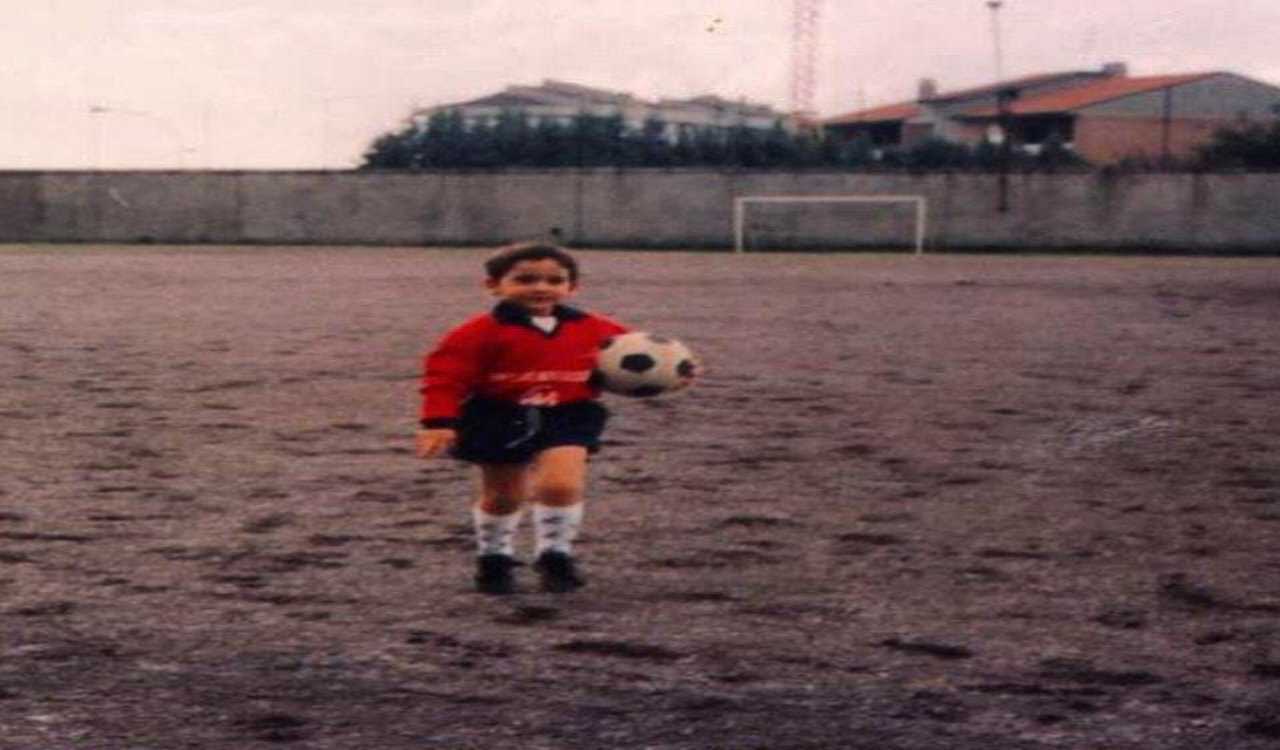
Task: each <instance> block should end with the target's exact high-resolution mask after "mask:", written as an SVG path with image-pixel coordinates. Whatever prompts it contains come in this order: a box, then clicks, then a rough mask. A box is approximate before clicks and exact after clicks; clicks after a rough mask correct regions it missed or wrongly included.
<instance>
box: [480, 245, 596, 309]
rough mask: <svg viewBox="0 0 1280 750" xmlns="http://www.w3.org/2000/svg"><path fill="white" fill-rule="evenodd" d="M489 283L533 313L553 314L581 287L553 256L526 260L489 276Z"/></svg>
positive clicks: (495, 292)
mask: <svg viewBox="0 0 1280 750" xmlns="http://www.w3.org/2000/svg"><path fill="white" fill-rule="evenodd" d="M485 286H486V287H488V288H489V291H490V292H492V293H493V296H495V297H497V298H498V299H501V300H503V301H505V302H513V303H515V304H517V305H520V306H521V307H523V308H524V309H526V310H528V311H529V314H530V315H550V314H551V312H552V310H554V309H555V306H556V305H557V304H559V303H560V302H562V301H563V300H565V299H568V298H569V296H570V295H572V294H573V293H574V292H575V291H577V288H578V286H577V284H575V283H573V282H572V281H570V280H569V269H567V268H565V267H564V266H562V265H560V264H559V263H557V262H556V261H554V260H552V259H551V258H542V259H539V260H522V261H520V262H518V263H516V264H515V265H514V266H512V267H511V270H509V271H507V272H506V273H505V274H503V275H502V278H500V279H486V280H485Z"/></svg>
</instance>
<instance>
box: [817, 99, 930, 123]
mask: <svg viewBox="0 0 1280 750" xmlns="http://www.w3.org/2000/svg"><path fill="white" fill-rule="evenodd" d="M918 114H920V105H918V104H916V103H915V102H900V103H898V104H887V105H885V106H883V107H875V108H872V109H862V110H858V111H857V112H846V113H845V114H843V115H836V116H835V117H828V118H826V119H825V120H823V121H822V124H824V125H852V124H854V123H859V122H892V121H894V120H909V119H911V118H912V117H915V116H916V115H918Z"/></svg>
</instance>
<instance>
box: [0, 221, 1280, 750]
mask: <svg viewBox="0 0 1280 750" xmlns="http://www.w3.org/2000/svg"><path fill="white" fill-rule="evenodd" d="M481 257H483V253H482V252H481V251H477V250H422V249H370V248H365V249H323V248H310V249H304V248H292V249H289V248H265V247H260V248H187V249H178V248H163V247H151V248H139V247H114V248H109V247H93V246H77V247H13V246H11V247H8V248H3V249H0V378H2V380H0V382H3V390H0V461H3V472H2V473H0V635H2V638H3V640H2V641H0V748H3V749H4V750H18V749H21V750H28V749H37V750H44V749H46V748H48V749H54V750H63V749H64V748H93V749H94V750H124V749H126V748H127V749H128V750H170V749H175V748H210V749H215V748H216V749H219V750H221V749H224V748H225V749H227V750H230V749H232V748H234V749H236V750H241V749H245V748H267V747H277V746H280V745H288V746H292V747H299V748H317V749H330V748H343V749H348V748H352V749H360V750H364V749H368V750H400V749H402V748H403V749H405V750H408V749H410V748H412V749H414V750H420V749H422V748H447V749H449V750H470V749H472V748H475V749H477V750H479V749H483V750H488V749H491V748H507V747H512V748H521V750H538V749H541V748H545V749H547V750H553V749H554V750H559V749H577V748H582V749H588V748H590V749H595V748H655V749H657V748H661V749H662V750H693V749H704V748H727V749H733V750H750V749H758V750H791V749H800V748H810V749H811V748H867V749H875V750H898V749H903V748H954V749H961V750H968V749H973V750H977V749H978V748H982V749H983V750H992V749H993V748H1000V749H1003V748H1010V749H1028V750H1029V749H1031V748H1089V749H1091V750H1092V749H1095V748H1107V749H1109V750H1127V749H1133V750H1137V749H1139V748H1141V749H1142V750H1150V749H1151V748H1162V749H1173V750H1182V749H1185V750H1193V749H1194V750H1205V749H1206V748H1231V749H1233V750H1235V749H1239V750H1252V749H1254V748H1259V749H1261V748H1276V747H1280V453H1278V452H1277V442H1280V369H1277V363H1278V362H1280V260H1277V259H1266V258H1261V259H1216V260H1211V259H1200V258H1166V259H1141V258H1135V257H1123V258H1117V257H1090V258H1081V257H1017V258H1011V257H995V256H982V255H970V256H960V257H943V256H936V257H934V256H930V257H924V258H915V257H911V256H908V255H897V256H877V255H841V256H822V255H783V256H756V255H748V256H742V257H735V256H733V255H730V254H684V253H651V254H642V253H606V252H600V251H589V252H587V251H584V252H583V253H582V258H583V261H584V263H585V270H586V279H585V286H584V288H583V290H582V294H581V296H580V297H579V302H580V303H581V304H582V305H583V306H585V307H589V308H592V309H596V310H599V311H602V312H606V313H608V314H611V315H613V316H615V317H618V318H620V319H622V320H624V321H626V322H628V323H631V324H632V325H634V326H636V327H639V328H646V329H650V330H655V331H659V332H662V333H667V334H670V335H675V336H678V337H680V338H682V339H684V340H686V341H687V342H688V343H689V344H691V345H692V346H693V347H694V348H695V349H696V350H698V351H699V352H700V353H701V354H702V355H703V357H704V359H705V360H706V362H707V364H708V365H709V367H710V372H709V374H708V375H707V376H706V377H705V379H704V380H703V381H702V382H701V383H700V384H699V386H698V387H697V388H695V389H694V390H693V391H692V392H690V393H688V394H686V395H682V396H679V397H675V398H671V399H667V400H661V399H659V400H652V401H631V400H624V399H619V398H610V399H609V400H608V403H609V405H610V406H611V408H612V409H613V411H614V421H613V423H612V426H611V428H610V431H609V433H608V435H607V437H608V443H607V447H606V450H605V452H603V453H602V454H601V455H600V456H599V457H598V459H597V460H596V461H594V463H593V465H592V479H591V482H592V490H591V499H590V505H589V510H588V515H587V527H586V532H585V534H584V537H583V539H582V540H581V543H580V545H579V551H580V552H581V555H582V557H583V560H584V564H585V566H586V571H587V573H588V575H589V576H590V579H591V581H590V585H589V587H588V588H587V589H585V590H583V591H581V592H578V593H574V594H569V595H558V596H557V595H550V594H542V593H536V592H532V591H531V592H530V593H521V594H519V595H516V596H514V597H510V598H490V597H484V596H481V595H478V594H475V593H473V592H472V591H471V587H470V575H471V554H472V551H471V548H472V542H471V536H470V531H469V527H468V520H467V509H466V496H467V494H468V492H469V488H470V476H469V474H468V473H467V471H466V470H465V468H464V467H462V466H460V465H457V464H455V463H453V462H450V461H447V460H438V461H435V462H422V461H419V460H417V459H416V458H414V457H413V456H412V454H411V452H410V446H411V436H412V433H413V430H414V419H415V410H416V383H415V380H416V377H417V368H418V362H419V355H420V354H421V352H422V350H423V349H424V347H426V346H427V345H428V344H429V343H430V342H431V341H432V340H433V339H434V338H435V337H436V336H437V335H438V334H439V333H440V332H441V331H442V330H443V329H444V328H445V327H446V326H447V325H450V324H452V323H454V322H456V321H458V320H460V319H461V318H462V317H464V316H466V315H468V314H471V313H473V312H476V311H478V310H480V309H483V308H485V307H487V305H488V300H487V298H486V297H485V296H484V295H483V293H482V290H481V289H480V286H479V260H480V258H481ZM524 531H525V532H526V534H527V533H528V529H527V528H526V529H525V530H524ZM522 537H523V538H522V544H524V545H525V549H526V550H527V548H528V544H529V542H530V540H529V539H528V538H527V536H524V535H522ZM529 583H532V581H529ZM530 588H532V586H530Z"/></svg>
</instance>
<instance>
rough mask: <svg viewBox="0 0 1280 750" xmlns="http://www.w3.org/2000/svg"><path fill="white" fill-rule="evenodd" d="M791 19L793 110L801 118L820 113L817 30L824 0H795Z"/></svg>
mask: <svg viewBox="0 0 1280 750" xmlns="http://www.w3.org/2000/svg"><path fill="white" fill-rule="evenodd" d="M793 2H794V3H795V4H794V6H793V7H792V21H791V111H792V112H793V113H794V114H795V115H796V117H798V118H801V119H802V120H811V119H813V118H814V117H815V116H816V115H817V113H816V111H815V110H814V106H813V98H814V93H815V91H816V89H817V87H818V71H817V63H818V30H819V20H820V19H821V17H822V0H793Z"/></svg>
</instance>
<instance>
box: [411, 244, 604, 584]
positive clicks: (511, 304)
mask: <svg viewBox="0 0 1280 750" xmlns="http://www.w3.org/2000/svg"><path fill="white" fill-rule="evenodd" d="M484 265H485V271H486V274H487V276H486V279H485V282H484V283H485V287H486V288H488V290H489V291H490V293H492V294H493V296H494V297H496V298H497V299H498V303H497V305H496V306H495V307H494V308H493V310H492V311H491V312H489V313H487V314H483V315H477V316H475V317H473V318H471V319H470V320H467V321H466V322H464V323H463V324H462V325H460V326H458V327H457V328H454V329H453V330H451V331H449V332H448V333H447V334H445V336H444V338H443V339H442V340H441V341H440V343H439V344H438V345H437V346H436V348H435V349H434V350H432V351H431V352H430V353H429V354H427V356H426V360H425V367H424V374H423V379H422V395H423V400H422V429H421V430H420V431H419V432H418V437H417V452H418V455H419V456H421V457H423V458H430V457H433V456H437V455H441V454H443V453H446V452H448V453H450V454H451V455H453V456H454V457H456V458H459V459H462V460H464V461H468V462H471V463H474V464H476V465H477V466H478V467H479V486H478V497H477V498H476V501H475V504H474V506H473V508H472V515H473V518H474V522H475V532H476V541H477V546H478V557H477V572H476V579H475V582H476V588H477V589H479V590H480V591H482V592H484V593H489V594H509V593H512V592H514V591H515V581H514V578H513V576H512V568H514V567H516V566H517V565H519V563H517V562H516V560H515V554H514V545H513V540H514V536H515V532H516V529H517V527H518V526H519V524H520V519H521V516H522V515H523V512H524V509H525V507H526V506H532V510H533V523H534V527H535V528H534V532H535V535H536V539H537V558H536V562H535V563H534V567H535V568H536V570H537V571H538V573H539V574H540V577H541V581H542V588H543V590H544V591H552V592H565V591H572V590H574V589H577V588H579V587H581V586H583V585H584V584H585V581H584V580H583V578H582V576H581V575H580V573H579V572H578V569H577V565H576V564H575V561H574V558H573V555H572V545H573V541H574V538H575V537H576V536H577V533H578V528H579V526H580V525H581V523H582V511H583V487H584V484H585V480H586V466H587V456H588V454H590V453H594V452H595V451H597V450H599V446H600V434H601V432H602V431H603V430H604V425H605V420H606V419H607V416H608V413H607V411H606V410H605V408H604V407H603V406H602V405H601V404H600V403H599V401H598V400H597V398H598V397H599V395H600V390H599V388H598V387H597V386H596V385H595V384H594V383H593V382H592V380H591V372H592V370H593V366H594V362H595V358H596V352H597V350H598V349H599V346H600V343H601V342H603V341H604V340H605V339H607V338H609V337H610V336H614V335H616V334H619V333H623V332H625V331H626V330H627V329H626V328H625V327H624V326H622V325H620V324H618V323H616V322H614V321H612V320H609V319H608V318H605V317H602V316H599V315H593V314H590V313H587V312H583V311H581V310H577V309H575V308H572V307H568V306H566V305H564V304H563V303H564V302H565V301H566V300H568V299H569V298H570V297H571V296H572V295H573V294H574V293H575V292H576V291H577V290H578V264H577V261H576V260H575V259H574V258H573V257H572V256H571V255H569V253H568V252H566V251H565V250H564V249H563V248H561V247H558V246H556V245H551V244H544V243H520V244H515V245H509V246H506V247H503V248H500V249H499V250H498V251H497V252H496V253H495V254H494V255H492V256H491V257H490V258H489V259H488V260H487V261H486V262H485V264H484Z"/></svg>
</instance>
